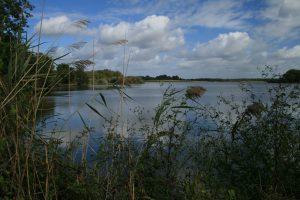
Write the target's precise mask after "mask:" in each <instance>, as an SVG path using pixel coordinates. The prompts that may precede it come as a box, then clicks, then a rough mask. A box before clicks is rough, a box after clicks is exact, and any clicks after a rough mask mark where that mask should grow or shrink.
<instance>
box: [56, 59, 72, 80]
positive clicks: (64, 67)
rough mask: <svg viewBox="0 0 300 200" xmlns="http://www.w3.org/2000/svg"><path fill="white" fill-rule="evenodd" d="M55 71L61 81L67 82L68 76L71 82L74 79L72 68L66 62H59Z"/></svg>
mask: <svg viewBox="0 0 300 200" xmlns="http://www.w3.org/2000/svg"><path fill="white" fill-rule="evenodd" d="M56 71H57V75H58V76H59V77H60V79H61V83H63V84H68V83H69V78H70V82H71V83H72V82H74V81H75V72H74V68H72V67H70V66H69V65H68V64H65V63H61V64H59V65H57V68H56Z"/></svg>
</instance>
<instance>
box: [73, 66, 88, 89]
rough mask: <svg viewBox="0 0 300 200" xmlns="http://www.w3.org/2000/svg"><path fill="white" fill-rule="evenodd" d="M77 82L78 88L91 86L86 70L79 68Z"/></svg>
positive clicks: (76, 73)
mask: <svg viewBox="0 0 300 200" xmlns="http://www.w3.org/2000/svg"><path fill="white" fill-rule="evenodd" d="M75 81H76V84H77V86H79V87H82V86H85V85H88V84H89V77H88V75H87V73H86V72H84V68H77V69H76V70H75Z"/></svg>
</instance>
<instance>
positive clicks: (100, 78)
mask: <svg viewBox="0 0 300 200" xmlns="http://www.w3.org/2000/svg"><path fill="white" fill-rule="evenodd" d="M87 74H88V77H89V80H90V83H91V82H92V79H93V72H92V71H89V72H87ZM123 78H124V76H123V74H122V73H121V72H119V71H112V70H109V69H104V70H96V71H94V79H95V84H96V85H121V84H122V81H123ZM124 81H125V85H131V84H141V83H144V81H143V80H142V79H141V78H140V77H136V76H126V77H125V78H124Z"/></svg>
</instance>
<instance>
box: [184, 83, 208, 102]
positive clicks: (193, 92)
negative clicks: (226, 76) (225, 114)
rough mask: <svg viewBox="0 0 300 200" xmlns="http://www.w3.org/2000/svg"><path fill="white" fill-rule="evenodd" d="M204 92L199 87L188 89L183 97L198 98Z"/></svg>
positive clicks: (203, 89)
mask: <svg viewBox="0 0 300 200" xmlns="http://www.w3.org/2000/svg"><path fill="white" fill-rule="evenodd" d="M205 91H206V89H205V88H203V87H200V86H197V87H196V86H194V87H189V88H188V89H187V90H186V93H185V96H186V97H187V98H190V99H193V98H198V97H201V96H202V95H203V94H204V92H205Z"/></svg>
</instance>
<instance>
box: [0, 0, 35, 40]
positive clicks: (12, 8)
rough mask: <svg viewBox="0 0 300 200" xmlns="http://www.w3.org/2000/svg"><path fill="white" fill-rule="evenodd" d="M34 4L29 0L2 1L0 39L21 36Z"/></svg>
mask: <svg viewBox="0 0 300 200" xmlns="http://www.w3.org/2000/svg"><path fill="white" fill-rule="evenodd" d="M32 9H33V6H32V5H31V4H30V3H29V1H28V0H1V1H0V19H1V20H0V41H2V39H3V38H5V37H14V38H17V37H19V35H20V34H22V33H23V32H24V28H25V27H26V26H27V19H28V18H29V17H31V16H32V15H31V14H30V11H32Z"/></svg>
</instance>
